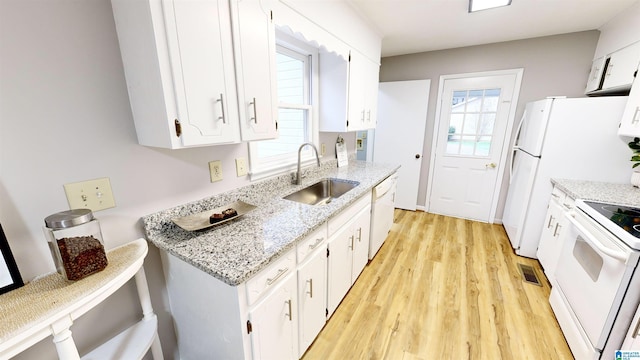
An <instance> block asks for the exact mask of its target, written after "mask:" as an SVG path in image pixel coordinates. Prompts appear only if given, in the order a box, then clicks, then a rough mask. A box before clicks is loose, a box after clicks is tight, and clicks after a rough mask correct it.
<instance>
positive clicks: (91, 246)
mask: <svg viewBox="0 0 640 360" xmlns="http://www.w3.org/2000/svg"><path fill="white" fill-rule="evenodd" d="M44 223H45V227H44V233H45V236H46V238H47V241H48V242H49V250H50V251H51V256H52V257H53V262H54V263H55V266H56V269H57V271H58V272H59V273H60V274H61V275H62V276H64V277H65V279H67V280H71V281H75V280H80V279H82V278H84V277H86V276H88V275H91V274H93V273H95V272H98V271H101V270H104V268H105V267H107V256H106V253H105V250H104V242H103V240H102V231H101V229H100V222H99V221H98V219H96V218H95V217H94V216H93V212H91V210H90V209H74V210H66V211H61V212H58V213H55V214H52V215H49V216H47V217H46V218H45V219H44Z"/></svg>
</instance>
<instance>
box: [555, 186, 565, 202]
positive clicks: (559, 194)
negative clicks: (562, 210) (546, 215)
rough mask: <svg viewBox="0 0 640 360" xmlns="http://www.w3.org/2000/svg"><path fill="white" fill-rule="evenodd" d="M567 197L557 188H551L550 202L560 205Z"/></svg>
mask: <svg viewBox="0 0 640 360" xmlns="http://www.w3.org/2000/svg"><path fill="white" fill-rule="evenodd" d="M566 197H567V194H566V193H565V192H564V191H562V190H560V189H559V188H558V187H557V186H554V187H553V190H552V191H551V201H555V203H556V204H559V205H562V202H563V201H564V199H565V198H566Z"/></svg>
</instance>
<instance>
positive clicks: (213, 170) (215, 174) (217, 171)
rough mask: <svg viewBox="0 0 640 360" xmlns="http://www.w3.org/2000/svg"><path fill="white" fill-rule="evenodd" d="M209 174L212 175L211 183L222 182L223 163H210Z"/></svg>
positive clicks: (217, 161) (218, 161)
mask: <svg viewBox="0 0 640 360" xmlns="http://www.w3.org/2000/svg"><path fill="white" fill-rule="evenodd" d="M209 174H210V175H211V182H216V181H220V180H222V161H220V160H216V161H209Z"/></svg>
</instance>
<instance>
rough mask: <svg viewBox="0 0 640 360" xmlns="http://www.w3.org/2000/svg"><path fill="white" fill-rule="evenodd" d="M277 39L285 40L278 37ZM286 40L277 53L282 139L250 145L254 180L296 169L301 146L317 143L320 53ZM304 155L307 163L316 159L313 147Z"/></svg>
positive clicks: (307, 148) (280, 42) (306, 150)
mask: <svg viewBox="0 0 640 360" xmlns="http://www.w3.org/2000/svg"><path fill="white" fill-rule="evenodd" d="M278 38H279V40H281V39H282V38H285V36H284V35H281V34H278ZM286 39H287V40H286V43H285V42H282V41H279V42H278V46H277V49H276V50H277V53H276V64H277V84H278V103H279V106H278V107H279V109H278V133H279V136H278V138H277V139H274V140H264V141H255V142H251V143H250V144H249V156H250V157H251V178H252V179H259V178H263V177H267V176H271V175H275V174H278V173H281V172H283V171H288V170H291V169H293V168H295V166H296V164H297V161H298V148H299V147H300V145H302V144H303V143H306V142H312V143H315V144H317V142H318V127H317V124H316V121H317V120H316V119H317V118H318V117H317V115H316V114H315V113H314V107H313V104H314V103H316V102H315V101H313V98H314V95H315V94H316V93H317V92H316V91H313V85H314V84H315V83H316V81H315V80H314V79H317V66H315V64H314V63H315V62H317V50H316V49H315V48H313V47H310V46H308V45H306V44H304V43H302V42H300V41H297V40H296V39H293V38H289V37H286ZM301 155H302V159H303V160H305V162H307V161H310V160H312V158H315V154H314V153H313V151H312V150H311V148H310V147H305V148H304V149H303V151H302V154H301Z"/></svg>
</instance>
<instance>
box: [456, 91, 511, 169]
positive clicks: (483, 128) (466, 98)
mask: <svg viewBox="0 0 640 360" xmlns="http://www.w3.org/2000/svg"><path fill="white" fill-rule="evenodd" d="M499 99H500V89H483V90H459V91H454V92H453V101H452V103H451V118H450V119H449V136H448V138H447V149H446V153H447V155H462V156H474V157H488V156H489V154H490V149H491V142H492V140H493V129H494V124H495V120H496V113H497V111H498V104H499V103H498V100H499Z"/></svg>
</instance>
